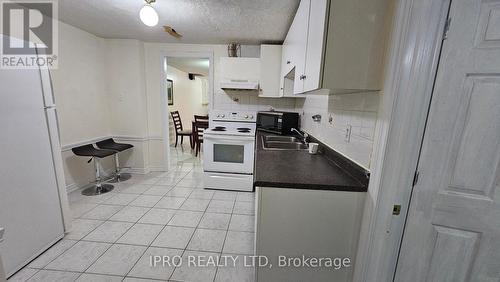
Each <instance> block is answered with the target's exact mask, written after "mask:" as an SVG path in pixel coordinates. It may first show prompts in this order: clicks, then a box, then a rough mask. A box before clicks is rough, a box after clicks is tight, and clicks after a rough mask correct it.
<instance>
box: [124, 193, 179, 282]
mask: <svg viewBox="0 0 500 282" xmlns="http://www.w3.org/2000/svg"><path fill="white" fill-rule="evenodd" d="M173 188H175V185H174V187H173ZM173 188H172V189H173ZM172 189H170V190H169V191H171V190H172ZM163 197H164V196H162V198H163ZM186 199H187V198H186ZM160 200H161V199H160ZM158 202H159V201H158ZM158 202H157V203H156V204H155V206H156V205H157V204H158ZM153 207H154V206H153ZM153 207H152V208H151V209H150V210H152V209H153ZM177 211H178V209H176V211H175V212H174V214H173V215H172V217H170V219H169V220H168V221H167V223H166V224H165V225H164V226H163V228H162V229H161V230H160V232H158V234H156V236H155V238H153V240H151V242H150V243H149V245H148V246H147V247H146V249H145V250H144V252H143V253H142V254H141V255H140V256H139V259H138V260H137V261H136V262H135V263H134V265H133V266H132V267H131V268H130V269H129V271H128V272H127V273H126V274H125V277H124V279H123V280H125V279H126V278H127V277H128V275H129V274H130V272H131V271H132V269H134V267H135V266H136V265H137V263H138V262H139V261H140V260H141V258H142V257H143V256H144V255H145V254H146V252H147V251H148V249H149V248H151V245H152V244H153V243H154V241H155V240H156V239H157V238H158V236H160V234H161V233H162V232H163V230H165V228H166V227H167V226H169V225H168V223H169V222H170V221H171V220H172V218H173V217H174V216H175V214H176V213H177ZM145 215H146V214H144V215H143V216H142V217H141V219H142V218H143V217H144V216H145ZM139 220H140V219H139ZM174 270H175V268H174ZM172 274H173V271H172V273H171V274H170V276H171V275H172ZM170 276H169V278H170ZM123 280H122V281H123ZM167 280H168V279H167Z"/></svg>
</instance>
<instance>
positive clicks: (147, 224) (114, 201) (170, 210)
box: [9, 147, 255, 282]
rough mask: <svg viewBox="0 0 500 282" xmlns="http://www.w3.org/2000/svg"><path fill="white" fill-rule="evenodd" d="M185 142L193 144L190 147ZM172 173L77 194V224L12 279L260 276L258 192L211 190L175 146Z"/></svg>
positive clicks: (196, 165) (235, 279)
mask: <svg viewBox="0 0 500 282" xmlns="http://www.w3.org/2000/svg"><path fill="white" fill-rule="evenodd" d="M185 148H186V147H185ZM171 152H172V171H170V172H168V173H151V174H149V175H133V178H132V179H130V180H129V181H126V182H123V183H120V184H114V185H115V189H114V190H113V192H111V193H108V194H105V195H102V196H94V197H85V196H82V195H81V194H80V193H79V192H74V193H72V194H70V203H71V209H72V212H73V215H74V218H75V219H74V221H73V228H72V230H71V232H70V233H69V234H67V235H66V236H65V238H64V239H63V240H61V241H60V242H58V243H57V244H55V245H54V246H53V247H52V248H50V249H49V250H47V251H46V252H45V253H43V254H42V255H41V256H39V257H38V258H37V259H35V260H34V261H33V262H31V263H30V264H29V265H28V266H27V267H25V268H24V269H22V270H21V271H20V272H18V273H17V274H16V275H14V276H13V277H11V279H9V282H10V281H47V282H49V281H50V282H52V281H128V282H132V281H231V282H239V281H241V282H243V281H254V269H253V268H249V267H244V266H243V264H242V263H243V256H245V255H251V254H253V250H254V236H255V234H254V218H255V207H254V199H255V198H254V193H245V192H228V191H214V190H204V189H203V188H202V187H203V180H202V167H201V160H200V159H199V158H195V157H193V155H192V154H191V153H190V150H188V149H184V150H181V149H180V148H178V149H172V151H171ZM152 255H160V256H175V255H178V256H182V257H183V258H184V261H185V262H187V259H186V258H187V257H188V256H190V255H203V256H207V257H208V256H212V257H214V258H216V257H217V256H221V255H239V256H240V260H238V263H237V265H236V266H235V267H234V266H232V265H230V266H228V267H223V266H218V267H216V266H213V267H188V265H187V263H184V264H183V265H182V266H180V267H174V266H172V267H168V266H165V267H163V266H157V267H151V266H150V257H151V256H152Z"/></svg>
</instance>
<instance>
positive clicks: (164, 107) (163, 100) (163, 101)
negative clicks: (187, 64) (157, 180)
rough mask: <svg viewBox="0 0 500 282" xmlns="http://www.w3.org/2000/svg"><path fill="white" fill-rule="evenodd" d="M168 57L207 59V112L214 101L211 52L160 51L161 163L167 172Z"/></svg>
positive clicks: (168, 137) (168, 168) (168, 142)
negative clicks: (162, 153)
mask: <svg viewBox="0 0 500 282" xmlns="http://www.w3.org/2000/svg"><path fill="white" fill-rule="evenodd" d="M168 57H174V58H208V60H209V66H208V110H209V111H210V110H212V109H213V104H214V103H213V101H214V97H213V96H214V52H212V51H200V52H197V51H193V52H187V51H186V52H183V51H161V52H160V68H161V71H160V73H161V75H162V77H161V79H160V106H161V129H162V130H161V131H162V134H161V135H162V139H163V152H164V155H163V162H164V166H165V168H166V169H167V171H169V170H170V132H169V122H168V121H169V120H170V117H169V113H170V109H169V108H170V107H169V106H168V101H167V96H166V93H165V89H166V88H167V79H166V78H167V73H168V70H167V64H165V60H167V58H168Z"/></svg>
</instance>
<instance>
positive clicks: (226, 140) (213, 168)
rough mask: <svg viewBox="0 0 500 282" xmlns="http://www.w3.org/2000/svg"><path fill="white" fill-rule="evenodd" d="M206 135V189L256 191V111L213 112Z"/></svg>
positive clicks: (204, 144)
mask: <svg viewBox="0 0 500 282" xmlns="http://www.w3.org/2000/svg"><path fill="white" fill-rule="evenodd" d="M209 116H210V122H209V128H208V129H206V130H205V131H204V134H203V171H204V183H205V188H207V189H219V190H235V191H249V192H251V191H253V170H254V167H253V166H254V149H255V129H256V113H255V112H231V111H212V112H210V115H209Z"/></svg>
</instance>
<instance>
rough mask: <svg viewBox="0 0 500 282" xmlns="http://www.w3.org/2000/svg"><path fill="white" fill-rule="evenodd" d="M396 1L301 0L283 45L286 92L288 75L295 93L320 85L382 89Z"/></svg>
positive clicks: (349, 90)
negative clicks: (385, 58)
mask: <svg viewBox="0 0 500 282" xmlns="http://www.w3.org/2000/svg"><path fill="white" fill-rule="evenodd" d="M393 2H394V0H356V1H352V0H314V1H312V0H302V1H301V2H300V6H299V9H298V10H297V14H296V15H295V18H294V20H293V23H292V25H291V26H290V30H289V31H288V34H287V37H286V40H285V43H286V44H287V47H286V50H285V47H284V49H283V56H282V58H283V61H284V62H282V71H281V75H282V77H283V78H282V79H281V87H282V88H284V93H283V96H287V93H286V92H287V91H286V85H287V80H286V79H284V77H285V76H286V75H287V74H288V75H289V76H288V77H289V78H290V79H292V81H293V91H291V92H292V93H293V94H294V95H297V94H303V93H305V92H309V91H313V90H317V89H321V88H323V89H329V90H330V93H331V94H345V93H356V92H366V91H378V90H380V89H381V85H382V75H383V70H384V57H385V51H386V42H387V39H388V37H389V31H390V28H389V27H390V23H391V19H392V11H393V9H392V8H393ZM288 61H290V64H286V63H287V62H288ZM290 74H291V75H290ZM289 83H290V81H288V84H289ZM289 95H290V94H289Z"/></svg>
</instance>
